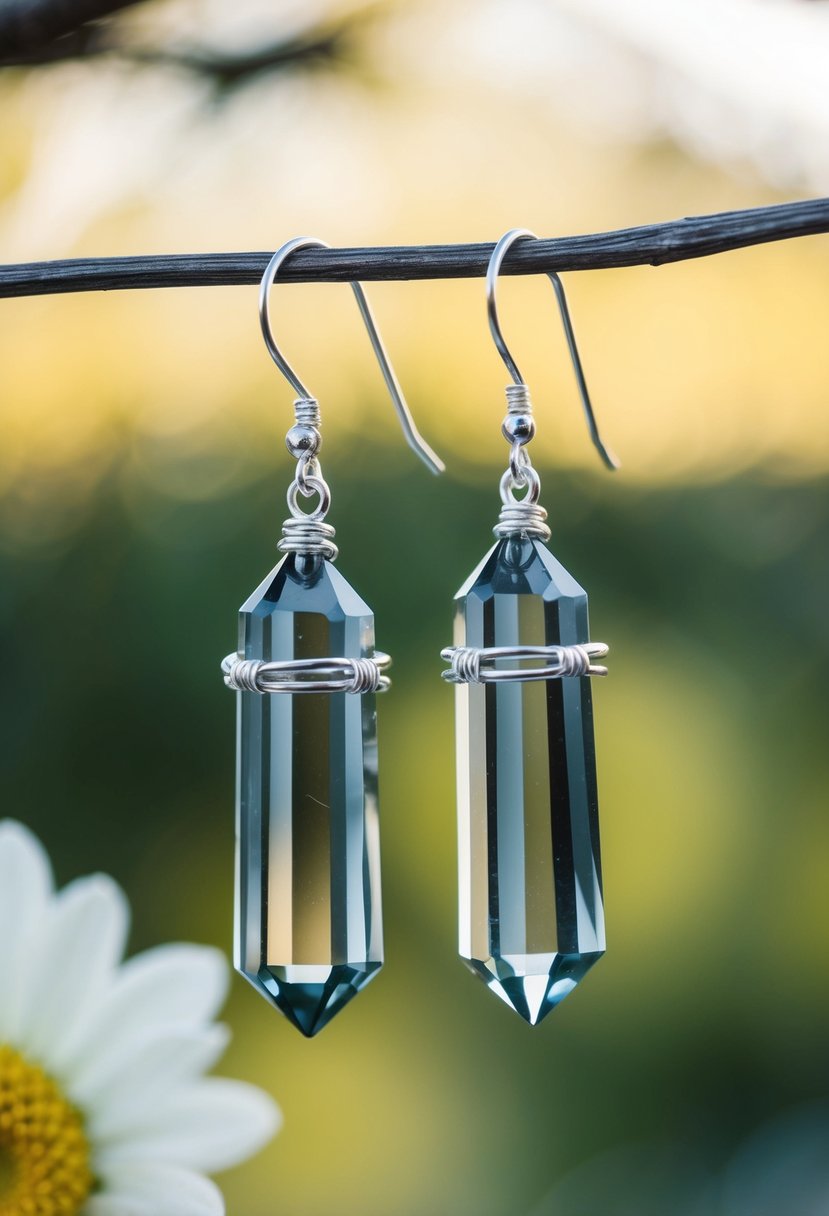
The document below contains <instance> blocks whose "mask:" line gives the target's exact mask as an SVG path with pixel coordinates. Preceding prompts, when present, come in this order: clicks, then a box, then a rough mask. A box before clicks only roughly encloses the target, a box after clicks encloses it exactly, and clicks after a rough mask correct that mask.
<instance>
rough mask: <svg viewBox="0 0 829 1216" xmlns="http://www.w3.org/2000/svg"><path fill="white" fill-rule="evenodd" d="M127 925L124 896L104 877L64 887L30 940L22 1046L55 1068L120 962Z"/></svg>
mask: <svg viewBox="0 0 829 1216" xmlns="http://www.w3.org/2000/svg"><path fill="white" fill-rule="evenodd" d="M128 926H129V906H128V904H127V901H126V897H125V895H124V893H123V891H122V890H121V888H120V887H119V886H118V884H117V883H116V882H114V880H113V879H111V878H109V877H107V875H105V874H93V875H91V877H89V878H79V879H77V880H76V881H75V882H72V883H70V884H69V885H68V886H66V887H64V888H63V890H62V891H60V892H59V893H58V895H57V896H56V897H55V898H54V900H53V901H52V906H51V908H50V909H49V911H48V914H47V915H46V916H44V917H43V918H42V920H41V924H40V931H39V932H38V934H37V937H36V939H35V940H33V941H32V949H31V956H32V964H33V965H32V967H31V970H30V972H29V974H28V976H27V977H26V978H25V981H24V985H23V991H22V994H21V996H22V1004H23V1010H22V1013H23V1023H22V1025H21V1034H20V1038H19V1040H18V1042H19V1043H20V1045H21V1046H22V1047H24V1048H25V1049H26V1050H27V1051H28V1052H29V1053H30V1054H31V1055H32V1056H34V1057H35V1058H36V1059H39V1060H42V1061H43V1063H44V1064H46V1065H47V1067H51V1065H52V1062H53V1059H54V1060H58V1059H59V1058H60V1050H61V1044H62V1042H63V1041H64V1039H65V1036H66V1035H67V1034H68V1033H70V1032H72V1031H73V1030H74V1028H75V1027H77V1026H78V1025H79V1024H80V1023H81V1022H82V1021H84V1020H85V1019H86V1018H88V1017H89V1016H90V1014H91V1012H92V1011H94V1010H95V1009H96V1008H97V1006H98V1004H99V1002H100V1000H101V995H102V993H103V992H104V991H105V989H106V986H107V984H108V983H109V981H110V980H111V977H112V972H113V968H114V967H115V966H116V964H117V963H118V962H119V961H120V959H121V955H122V954H123V952H124V945H125V941H126V936H127V929H128Z"/></svg>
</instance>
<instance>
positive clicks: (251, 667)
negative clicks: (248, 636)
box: [222, 650, 391, 696]
mask: <svg viewBox="0 0 829 1216" xmlns="http://www.w3.org/2000/svg"><path fill="white" fill-rule="evenodd" d="M390 664H391V658H390V657H389V656H388V655H387V654H383V653H382V651H379V650H378V651H375V653H374V654H373V655H365V656H362V657H360V658H357V659H345V658H318V659H286V660H284V661H282V662H276V661H271V662H268V661H265V660H264V659H246V658H244V656H242V655H239V654H229V655H227V656H226V657H225V658H224V659H222V675H223V676H224V682H225V684H226V685H227V687H228V688H230V689H232V690H233V691H234V692H256V693H262V694H265V693H311V692H314V693H335V692H347V693H353V694H355V695H358V696H359V695H361V694H363V693H372V692H385V691H386V689H387V688H389V687H390V685H391V680H390V679H389V677H388V676H387V675H386V674H385V673H386V668H388V667H389V666H390Z"/></svg>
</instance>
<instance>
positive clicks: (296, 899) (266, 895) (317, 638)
mask: <svg viewBox="0 0 829 1216" xmlns="http://www.w3.org/2000/svg"><path fill="white" fill-rule="evenodd" d="M311 246H318V247H323V248H328V246H326V245H325V243H324V242H323V241H318V240H314V239H312V238H310V237H298V238H296V239H295V240H292V241H288V242H287V244H285V245H283V246H282V248H281V249H279V250H277V252H276V253H275V254H274V256H273V257H272V259H271V261H270V263H269V265H268V267H267V269H266V271H265V274H264V277H263V279H262V283H261V287H260V293H259V313H260V320H261V324H262V333H263V335H264V338H265V344H266V346H267V348H268V351H269V352H270V355H271V357H272V358H273V360H274V362H275V363H276V365H277V367H278V368H279V370H280V371H281V372H282V373H283V375H284V376H285V377H286V379H287V380H288V381H289V383H290V384H291V385H293V387H294V389H295V391H296V392H297V393H298V394H299V396H298V397H297V400H296V401H295V402H294V410H295V416H296V422H295V425H294V426H292V427H291V428H290V430H289V431H288V434H287V436H286V443H287V446H288V450H289V452H290V453H291V455H292V456H293V457H295V459H296V462H297V463H296V472H295V475H294V479H293V481H292V482H291V485H290V488H289V490H288V508H289V511H290V516H289V518H288V519H287V520H286V521H285V523H284V524H283V527H282V540H281V541H280V542H279V546H278V547H279V550H280V551H281V552H282V553H283V554H284V555H285V556H284V557H283V559H282V560H281V561H280V563H279V564H278V565H277V566H276V568H275V569H274V570H272V571H271V573H270V574H269V575H268V576H267V577H266V579H265V580H264V582H263V583H262V584H261V585H260V586H259V587H258V588H257V589H256V590H255V591H254V592H253V594H252V595H251V596H250V598H249V599H248V600H246V601H245V603H244V604H243V605H242V607H241V609H240V612H239V649H238V653H236V654H232V655H228V657H227V658H226V659H225V660H224V662H223V663H222V670H223V673H224V679H225V683H226V684H227V686H228V687H229V688H231V689H233V690H235V691H236V693H237V788H236V916H235V933H234V937H235V949H234V964H235V967H236V969H237V970H238V971H239V972H240V973H241V974H242V975H243V976H244V977H245V978H246V979H247V980H249V981H250V983H251V984H252V985H253V986H254V988H256V990H257V991H258V992H260V993H261V994H262V995H263V996H264V997H266V998H267V999H268V1000H269V1001H271V1002H272V1003H273V1004H274V1005H275V1006H276V1007H277V1008H278V1009H280V1010H281V1011H282V1013H283V1014H285V1016H286V1017H287V1018H288V1019H289V1021H290V1022H292V1023H293V1025H294V1026H296V1027H297V1029H298V1030H300V1031H301V1032H302V1033H303V1034H304V1035H307V1036H308V1037H310V1036H312V1035H314V1034H316V1033H317V1031H319V1030H321V1029H322V1027H323V1026H325V1025H326V1024H327V1023H328V1022H329V1021H330V1020H331V1018H332V1017H334V1015H335V1014H336V1013H338V1012H339V1011H340V1010H341V1009H342V1008H343V1006H344V1005H345V1004H346V1003H347V1002H348V1001H350V1000H351V998H352V997H353V996H354V995H355V994H356V993H357V992H359V991H360V990H361V989H362V988H363V987H364V986H365V985H366V984H367V983H368V981H369V980H370V979H371V978H372V977H373V976H374V975H376V973H377V971H378V970H379V969H380V967H381V966H382V964H383V929H382V915H381V906H380V845H379V831H378V810H377V734H376V714H375V697H374V694H375V693H377V692H384V691H385V690H386V689H387V688H388V687H389V678H388V676H387V675H386V669H387V668H388V666H389V663H390V661H391V660H390V659H389V657H388V655H385V654H381V653H380V652H378V651H375V649H374V616H373V614H372V612H371V609H370V608H369V607H368V606H367V604H365V603H364V601H363V600H362V599H361V598H360V596H359V595H358V594H357V592H356V591H355V590H354V588H353V587H351V586H350V585H349V584H348V583H347V582H346V580H345V579H344V578H343V576H342V575H341V574H340V573H339V572H338V571H337V569H336V568H335V567H334V565H333V564H332V563H333V562H334V560H335V559H336V557H337V546H336V545H335V543H334V528H333V527H332V526H331V524H329V523H327V522H326V520H325V517H326V514H327V512H328V508H329V506H330V503H331V493H330V490H329V488H328V485H327V483H326V481H325V479H324V478H323V475H322V469H321V466H320V461H319V450H320V447H321V444H322V436H321V433H320V410H319V405H318V403H317V401H316V400H315V398H314V397H312V396H311V394H310V393H309V391H308V390H307V389H306V387H305V386H304V384H303V383H302V381H301V380H300V379H299V378H298V377H297V375H296V373H295V372H294V371H293V369H292V368H291V366H290V364H289V363H288V362H287V360H286V359H285V358H284V356H283V355H282V353H281V351H280V350H279V348H278V347H277V345H276V341H275V339H274V336H273V331H272V328H271V321H270V312H269V296H270V290H271V287H272V286H273V283H274V281H275V279H276V276H277V273H278V271H279V269H280V267H281V266H282V264H283V263H284V262H285V260H286V258H288V257H289V256H290V255H291V254H292V253H293V252H294V251H295V250H297V249H304V248H308V247H311ZM351 287H352V289H353V291H354V294H355V296H356V298H357V303H358V304H359V306H360V312H361V314H362V317H363V320H364V322H365V325H366V328H367V330H368V334H369V337H370V339H371V343H372V346H373V348H374V351H375V354H376V355H377V359H378V361H379V363H380V367H381V369H382V371H383V376H384V378H385V381H386V385H387V387H388V389H389V392H390V394H391V397H392V401H393V403H394V406H395V408H396V410H397V414H398V417H399V419H400V422H401V424H402V426H403V430H404V433H405V435H406V438H407V440H408V442H409V443H410V445H411V446H412V447H413V448H414V450H415V451H416V452H417V454H418V455H419V456H420V457H421V459H422V460H423V461H424V462H425V463H426V464H427V466H428V467H429V468H430V469H432V470H433V471H434V472H440V471H441V470H442V469H443V465H442V463H441V461H440V459H439V458H438V457H437V456H436V455H435V453H434V452H433V451H432V450H431V448H430V447H429V446H428V445H427V444H426V443H425V442H424V440H423V439H422V438H421V436H420V435H419V434H418V432H417V429H416V427H415V425H414V422H413V420H412V417H411V415H410V413H409V410H408V407H407V405H406V402H405V400H404V398H403V394H402V392H401V390H400V386H399V384H398V383H397V380H396V378H395V375H394V372H393V370H392V368H391V365H390V364H389V361H388V357H387V355H386V352H385V350H384V348H383V344H382V342H381V340H380V336H379V333H378V332H377V327H376V325H375V322H374V318H373V316H372V314H371V311H370V309H369V305H368V301H367V300H366V298H365V294H364V292H363V289H362V287H361V286H360V284H359V283H352V284H351ZM300 496H301V497H303V498H309V499H313V498H315V497H316V498H317V499H318V502H317V505H316V507H315V508H314V509H313V510H311V511H309V512H307V513H306V512H303V510H302V509H301V507H300V506H299V498H300Z"/></svg>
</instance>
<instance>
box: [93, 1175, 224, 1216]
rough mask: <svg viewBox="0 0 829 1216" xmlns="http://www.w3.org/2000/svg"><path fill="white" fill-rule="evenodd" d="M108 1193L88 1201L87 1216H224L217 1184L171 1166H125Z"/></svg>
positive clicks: (112, 1177) (110, 1183)
mask: <svg viewBox="0 0 829 1216" xmlns="http://www.w3.org/2000/svg"><path fill="white" fill-rule="evenodd" d="M104 1182H105V1189H104V1190H103V1191H102V1192H101V1193H100V1194H97V1195H92V1196H90V1198H89V1199H88V1200H87V1201H86V1206H85V1207H84V1209H83V1216H161V1213H163V1216H224V1210H225V1205H224V1200H223V1199H222V1194H221V1191H220V1190H219V1188H218V1187H217V1186H216V1185H215V1183H213V1182H211V1181H210V1179H209V1178H203V1177H202V1175H201V1174H194V1173H192V1172H191V1171H190V1170H181V1169H176V1168H175V1166H171V1165H122V1166H119V1167H118V1168H117V1169H113V1170H112V1171H111V1173H109V1174H108V1175H107V1177H106V1178H105V1179H104Z"/></svg>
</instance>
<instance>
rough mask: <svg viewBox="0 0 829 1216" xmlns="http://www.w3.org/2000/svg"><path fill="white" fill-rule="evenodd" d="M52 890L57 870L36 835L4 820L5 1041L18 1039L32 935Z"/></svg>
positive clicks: (0, 931)
mask: <svg viewBox="0 0 829 1216" xmlns="http://www.w3.org/2000/svg"><path fill="white" fill-rule="evenodd" d="M51 894H52V868H51V866H50V865H49V858H48V857H47V856H46V852H45V850H44V848H43V846H42V845H41V843H40V841H39V840H38V839H37V837H36V836H33V835H32V833H31V832H30V831H29V829H28V828H26V827H24V826H23V824H22V823H18V822H17V821H16V820H14V819H5V820H3V821H2V822H0V975H2V976H3V986H2V996H0V1041H2V1040H4V1039H10V1040H12V1039H16V1038H17V1036H18V1033H19V1029H20V1026H21V1022H22V1014H23V1010H22V1000H21V997H22V994H23V987H24V973H25V969H26V963H27V960H28V959H30V958H31V939H32V935H33V934H34V933H35V932H36V931H37V928H38V925H39V924H40V921H41V919H42V917H43V915H44V913H45V911H46V908H47V906H48V903H49V897H50V896H51Z"/></svg>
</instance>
